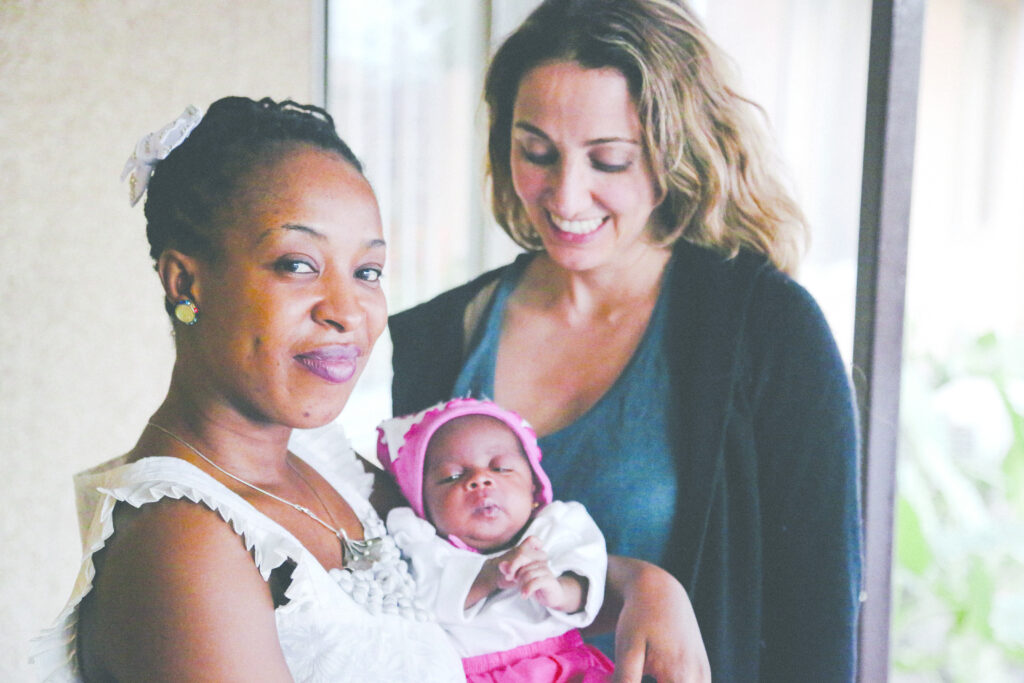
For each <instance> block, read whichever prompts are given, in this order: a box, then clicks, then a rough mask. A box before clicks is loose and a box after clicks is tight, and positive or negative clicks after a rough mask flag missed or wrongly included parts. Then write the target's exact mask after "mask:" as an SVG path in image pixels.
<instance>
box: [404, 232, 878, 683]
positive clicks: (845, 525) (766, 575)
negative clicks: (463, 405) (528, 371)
mask: <svg viewBox="0 0 1024 683" xmlns="http://www.w3.org/2000/svg"><path fill="white" fill-rule="evenodd" d="M673 258H674V259H675V264H674V265H673V268H672V271H671V278H670V280H669V282H668V283H667V284H666V286H668V287H670V288H671V291H670V295H671V297H672V299H671V301H670V313H669V316H670V321H669V326H668V328H667V331H666V334H668V335H670V337H669V339H670V340H671V343H672V345H673V347H674V348H675V350H676V351H675V352H674V355H673V358H672V383H673V390H674V391H675V392H676V394H677V396H678V398H679V405H680V406H681V410H680V411H679V414H678V420H680V421H681V423H682V426H683V431H682V432H681V433H683V434H686V435H687V437H686V438H685V442H686V443H685V444H684V447H683V450H682V452H680V453H679V454H678V457H679V461H678V472H679V492H678V499H677V509H676V518H675V528H674V529H673V536H672V538H673V541H672V543H671V546H670V549H669V551H668V552H667V555H666V560H665V563H664V566H665V568H666V569H668V570H669V571H671V572H672V574H673V575H674V576H676V578H678V579H679V581H680V582H681V583H682V584H683V586H684V587H685V588H686V590H687V592H688V593H689V596H690V599H691V601H692V602H693V606H694V610H695V612H696V614H697V620H698V623H699V624H700V628H701V635H702V636H703V638H704V642H705V646H706V647H707V650H708V656H709V658H710V661H711V671H712V676H713V678H714V679H715V680H716V681H756V680H765V681H803V680H806V681H849V680H852V679H853V678H854V676H855V669H856V630H857V614H858V606H859V595H860V572H861V528H860V506H859V467H858V462H859V458H858V437H857V433H858V432H857V424H856V417H855V410H854V402H853V396H852V392H851V388H850V383H849V381H848V377H847V373H846V370H845V367H844V366H843V362H842V359H841V357H840V356H839V353H838V350H837V348H836V345H835V341H834V339H833V337H832V334H831V332H830V330H829V328H828V325H827V323H826V322H825V319H824V316H823V315H822V313H821V311H820V309H819V308H818V306H817V304H816V303H815V302H814V300H813V299H812V298H811V296H810V294H808V293H807V291H806V290H805V289H804V288H803V287H801V286H800V285H799V284H797V283H796V282H794V281H793V280H792V279H790V278H789V277H787V276H786V275H784V274H783V273H781V272H779V271H778V270H777V269H775V268H774V267H773V266H771V265H770V264H769V263H768V262H767V261H766V260H765V259H763V258H762V257H760V256H756V255H754V254H750V253H746V252H741V253H740V254H739V255H738V256H736V257H735V258H732V259H724V258H722V257H721V256H719V255H717V254H715V253H713V252H711V251H709V250H707V249H704V248H701V247H697V246H694V245H691V244H689V243H686V242H683V241H680V242H679V243H678V244H677V246H676V247H675V248H674V256H673ZM501 270H502V269H498V270H495V271H491V272H489V273H486V274H484V275H481V276H480V277H478V278H476V279H475V280H473V281H472V282H470V283H468V284H465V285H463V286H461V287H458V288H456V289H453V290H451V291H448V292H446V293H444V294H441V295H440V296H438V297H436V298H435V299H433V300H431V301H429V302H427V303H424V304H421V305H419V306H416V307H414V308H411V309H409V310H407V311H404V312H401V313H398V314H396V315H394V316H392V317H391V319H390V323H389V324H390V330H391V338H392V341H393V343H394V356H393V363H394V371H395V375H394V383H393V394H392V397H393V404H394V405H393V407H394V412H395V414H396V415H399V414H406V413H410V412H414V411H417V410H420V409H422V408H425V407H427V406H429V405H431V404H433V403H436V402H437V401H441V400H444V399H447V398H451V391H452V386H453V384H454V381H455V378H456V376H457V375H458V373H459V371H460V370H461V364H462V360H463V357H464V355H465V350H464V349H463V348H462V347H463V329H464V328H463V314H464V312H465V308H466V306H467V304H468V303H469V301H470V300H471V299H472V298H473V297H474V295H476V294H477V293H478V292H479V291H480V290H481V288H483V287H484V286H486V285H487V284H489V283H490V282H492V281H493V280H494V279H495V278H497V277H499V276H500V273H501Z"/></svg>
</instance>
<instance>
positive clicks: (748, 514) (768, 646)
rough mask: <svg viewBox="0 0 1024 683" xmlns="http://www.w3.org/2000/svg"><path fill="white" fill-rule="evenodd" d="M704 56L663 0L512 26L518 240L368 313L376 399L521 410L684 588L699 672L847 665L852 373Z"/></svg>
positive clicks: (507, 184) (576, 485) (715, 64)
mask: <svg viewBox="0 0 1024 683" xmlns="http://www.w3.org/2000/svg"><path fill="white" fill-rule="evenodd" d="M723 63H724V58H723V56H722V55H721V54H720V53H719V52H718V50H717V48H716V47H715V45H714V44H713V43H712V42H711V40H710V39H709V38H708V36H707V34H706V33H705V32H704V30H703V28H702V27H701V25H700V22H699V21H698V20H697V18H696V17H695V15H694V14H693V13H692V11H691V10H690V9H689V8H688V7H686V5H685V4H684V3H683V2H682V1H681V0H615V1H608V0H548V1H547V2H544V3H542V4H541V5H540V7H539V8H538V9H537V10H536V11H535V12H534V13H533V14H532V15H531V16H530V17H529V18H528V19H527V20H526V21H525V22H524V23H523V25H522V26H520V27H519V29H517V30H516V31H515V32H513V33H512V35H511V36H510V37H509V38H508V39H507V40H506V41H505V43H504V44H503V45H502V46H501V47H500V48H499V50H498V51H497V53H496V55H495V57H494V59H493V60H492V63H491V65H490V68H489V71H488V75H487V80H486V86H485V97H486V101H487V105H488V109H489V114H490V131H489V146H488V150H489V169H490V175H491V180H492V204H493V209H494V214H495V216H496V218H497V220H498V223H499V224H500V225H501V227H502V228H503V229H504V230H505V231H506V232H507V233H508V234H509V235H510V236H511V237H512V239H514V240H515V241H516V242H517V243H518V244H519V245H521V246H522V247H524V248H525V249H526V250H527V253H526V254H524V255H522V256H520V257H519V258H518V259H517V260H516V261H515V263H513V264H511V265H510V266H507V267H505V268H501V269H498V270H497V271H493V272H491V273H487V274H485V275H482V276H480V277H479V278H477V279H476V280H474V281H473V282H471V283H469V284H467V285H464V286H462V287H459V288H456V289H455V290H452V291H450V292H447V293H445V294H442V295H440V296H439V297H437V298H436V299H434V300H432V301H430V302H427V303H425V304H422V305H420V306H418V307H415V308H413V309H410V310H408V311H405V312H403V313H399V314H397V315H395V316H392V318H391V321H390V329H391V336H392V340H393V342H394V370H395V379H394V385H393V401H394V412H395V413H396V414H404V413H409V412H413V411H416V410H420V409H422V408H425V407H426V406H429V405H432V404H433V403H436V402H437V401H440V400H444V399H447V398H450V397H453V396H466V395H472V396H477V397H487V398H492V399H493V400H494V401H496V402H497V403H499V404H500V405H502V406H504V407H506V408H508V409H510V410H513V411H515V412H518V413H519V414H521V415H523V416H524V417H525V418H526V419H527V420H528V421H529V423H530V424H531V425H533V427H534V428H535V429H536V431H537V433H538V434H539V435H540V437H541V438H540V447H541V449H542V450H543V452H544V453H545V469H546V470H547V471H548V474H549V476H550V478H551V480H552V484H553V486H554V488H555V490H557V491H559V496H560V497H562V498H564V499H567V500H577V501H579V502H581V503H583V504H584V505H585V506H586V508H587V509H588V510H589V511H590V513H591V515H592V516H593V517H594V519H595V520H596V521H597V523H598V526H599V527H600V528H601V530H602V532H603V533H604V535H605V537H606V540H607V543H608V549H609V552H612V553H617V554H621V555H628V556H633V557H639V558H643V559H646V560H648V561H651V562H655V563H657V564H659V565H661V566H662V567H665V568H666V569H668V570H669V571H671V572H672V573H673V575H675V576H676V577H677V578H678V579H679V580H680V581H681V582H682V583H683V585H684V586H685V587H686V588H687V590H688V591H689V594H690V597H691V600H692V601H693V604H694V608H695V611H696V614H697V618H698V622H699V624H700V628H701V632H702V634H703V636H704V640H705V644H706V646H707V649H708V655H709V658H710V661H711V671H712V674H713V675H714V676H715V677H716V678H719V679H721V680H730V681H731V680H743V681H746V680H821V681H823V680H849V679H851V678H852V677H853V676H854V671H855V652H856V648H855V633H856V623H857V611H858V604H859V602H858V600H859V591H860V544H861V537H860V526H859V519H860V517H859V500H858V488H857V486H858V472H857V469H858V464H857V463H858V460H857V453H858V444H857V432H856V420H855V415H854V408H853V401H852V393H851V391H850V386H849V382H848V378H847V374H846V370H845V368H844V366H843V363H842V360H841V358H840V356H839V354H838V351H837V349H836V345H835V343H834V340H833V338H832V335H831V332H830V331H829V329H828V326H827V324H826V322H825V320H824V317H823V316H822V314H821V311H820V310H819V308H818V307H817V305H816V304H815V302H814V301H813V299H812V298H811V297H810V295H809V294H808V293H807V292H806V291H805V290H804V289H803V288H802V287H801V286H800V285H798V284H797V283H796V282H795V281H794V280H792V279H791V277H790V276H789V274H790V273H792V272H793V271H794V269H795V267H796V263H797V260H798V257H799V253H800V247H801V244H802V242H803V238H804V233H805V231H806V228H805V225H804V222H803V218H802V215H801V213H800V211H799V209H798V208H797V206H796V205H795V203H794V202H793V201H792V199H791V198H790V197H789V195H788V194H787V193H786V191H785V189H784V187H783V186H782V184H781V183H780V182H779V181H778V180H777V175H776V173H775V171H774V170H773V168H772V165H771V163H770V155H769V154H768V152H767V147H766V142H765V139H764V135H763V134H762V132H761V130H760V128H759V127H758V126H756V125H755V124H754V120H753V119H752V118H751V114H752V113H754V112H755V111H756V109H754V108H753V107H752V105H751V104H750V103H749V102H748V101H747V100H745V99H744V98H742V97H740V96H739V95H737V94H736V93H735V92H734V91H733V90H732V89H731V88H730V86H729V85H728V82H727V80H726V77H725V71H724V69H723ZM752 109H754V111H751V110H752ZM615 650H616V652H617V653H618V654H621V643H618V644H617V645H616V648H615Z"/></svg>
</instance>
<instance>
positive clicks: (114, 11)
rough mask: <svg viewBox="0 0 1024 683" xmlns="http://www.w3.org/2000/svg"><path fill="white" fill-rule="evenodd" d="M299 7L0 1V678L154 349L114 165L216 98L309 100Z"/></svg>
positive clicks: (159, 375)
mask: <svg viewBox="0 0 1024 683" xmlns="http://www.w3.org/2000/svg"><path fill="white" fill-rule="evenodd" d="M317 6H318V5H317V3H316V2H313V1H311V0H250V1H247V2H237V1H236V0H132V1H131V2H122V1H120V0H102V1H101V0H97V1H94V2H86V1H84V0H79V1H77V2H61V3H41V2H34V1H32V0H0V302H2V307H3V309H4V311H3V314H2V317H0V458H3V460H2V463H3V467H2V470H0V529H2V537H0V538H2V543H3V545H2V546H0V604H2V605H3V607H2V609H0V680H4V681H20V680H31V677H30V675H29V670H28V668H27V665H26V662H25V659H26V656H27V654H26V653H27V640H28V639H29V638H30V636H31V635H32V634H34V633H35V632H36V631H37V630H38V629H39V628H41V627H42V626H44V625H47V624H48V623H49V622H50V621H51V620H52V619H53V618H54V617H55V616H56V614H57V613H58V611H59V610H60V608H61V607H62V605H63V604H64V601H65V599H66V598H67V594H68V592H69V591H70V589H71V585H72V583H73V580H74V577H75V574H76V573H77V568H78V562H79V557H80V544H79V541H78V532H77V527H76V522H75V510H74V501H73V496H72V489H71V475H72V474H73V473H74V472H76V471H78V470H80V469H83V468H85V467H86V466H89V465H92V464H95V463H99V462H101V461H103V460H105V459H107V458H110V457H112V456H115V455H117V454H119V453H122V452H124V451H126V450H128V449H129V448H130V447H131V446H132V444H133V443H134V440H135V437H136V435H137V434H138V432H139V431H140V430H141V428H142V425H143V424H144V423H145V421H146V418H147V416H148V415H149V414H150V413H151V411H152V410H153V409H154V408H155V407H156V405H157V403H158V402H159V400H160V398H161V397H162V395H163V392H164V391H165V389H166V383H167V381H168V378H169V375H170V367H171V362H172V346H171V340H170V336H169V329H170V326H169V323H168V322H167V320H166V318H165V316H164V313H163V310H162V306H161V292H160V290H159V288H158V283H157V280H156V276H155V275H154V274H153V272H152V269H151V266H150V262H149V257H148V255H147V254H148V252H147V247H146V239H145V223H144V218H143V214H142V208H141V205H140V206H137V207H136V208H134V209H132V208H130V207H129V206H128V201H127V187H126V186H125V185H124V184H123V183H120V182H119V176H120V173H121V167H122V164H123V163H124V161H125V159H126V158H127V156H128V154H129V153H130V152H131V150H132V148H133V146H134V144H135V141H136V140H137V139H138V137H140V136H141V135H142V134H143V133H146V132H149V131H151V130H154V129H156V128H158V127H160V126H161V125H163V124H164V123H166V122H168V121H170V120H171V119H172V118H174V117H175V116H177V115H178V114H179V113H180V112H181V110H182V109H183V108H184V107H185V105H187V104H189V103H195V104H197V105H200V106H205V105H207V104H209V103H210V102H211V101H212V100H214V99H216V98H218V97H221V96H223V95H229V94H232V95H233V94H239V95H249V96H254V97H258V96H263V95H269V96H272V97H275V98H284V97H291V98H293V99H296V100H299V101H311V100H312V98H313V97H314V96H315V91H314V85H313V80H314V79H313V74H314V66H315V65H314V62H313V55H314V49H313V45H314V44H315V33H316V31H317V30H318V22H317V21H316V17H317V11H316V8H317Z"/></svg>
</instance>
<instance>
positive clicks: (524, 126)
mask: <svg viewBox="0 0 1024 683" xmlns="http://www.w3.org/2000/svg"><path fill="white" fill-rule="evenodd" d="M513 127H514V128H518V129H519V130H522V131H525V132H527V133H530V134H531V135H536V136H537V137H541V138H544V139H545V140H548V141H550V140H551V138H549V137H548V135H547V133H545V132H544V131H542V130H541V129H540V128H538V127H537V126H534V125H533V124H531V123H527V122H525V121H516V122H515V124H514V126H513ZM609 142H624V143H626V144H629V145H639V144H640V141H639V140H634V139H633V138H628V137H620V136H617V135H610V136H608V137H603V138H594V139H593V140H587V141H586V142H584V143H583V144H584V145H586V146H587V147H593V146H594V145H604V144H608V143H609Z"/></svg>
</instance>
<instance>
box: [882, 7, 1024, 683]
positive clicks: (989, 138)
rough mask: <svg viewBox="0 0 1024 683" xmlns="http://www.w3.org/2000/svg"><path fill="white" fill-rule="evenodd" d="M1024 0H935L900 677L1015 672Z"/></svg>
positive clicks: (917, 248)
mask: <svg viewBox="0 0 1024 683" xmlns="http://www.w3.org/2000/svg"><path fill="white" fill-rule="evenodd" d="M1022 121H1024V2H1021V0H932V1H931V2H929V3H928V5H927V9H926V15H925V31H924V48H923V54H922V65H921V90H920V99H919V109H918V126H917V152H916V159H915V164H914V195H913V205H912V210H911V226H910V254H909V266H908V277H907V315H906V326H905V329H906V343H905V361H904V369H903V378H902V381H903V392H902V394H903V397H902V408H901V413H902V415H901V434H900V453H899V458H900V460H899V482H898V483H899V489H898V506H897V525H896V526H897V535H896V553H895V561H894V568H893V595H894V600H893V628H892V658H893V667H894V675H893V679H894V680H896V681H925V680H929V681H932V680H948V681H976V680H984V681H1011V680H1013V681H1019V680H1024V306H1022V305H1021V297H1020V295H1021V292H1024V268H1022V267H1021V261H1022V258H1024V219H1022V218H1021V217H1022V216H1024V126H1022V125H1021V122H1022Z"/></svg>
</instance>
